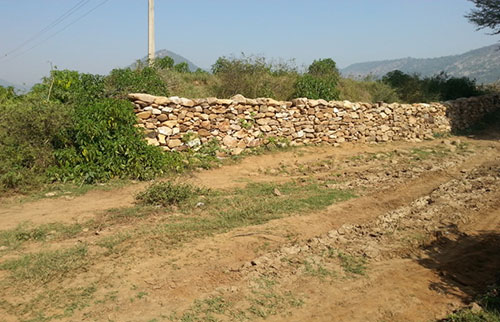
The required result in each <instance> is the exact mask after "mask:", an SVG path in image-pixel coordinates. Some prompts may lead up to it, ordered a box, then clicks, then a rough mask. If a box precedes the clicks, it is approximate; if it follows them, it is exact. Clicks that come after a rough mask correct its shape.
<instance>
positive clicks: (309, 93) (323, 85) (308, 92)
mask: <svg viewBox="0 0 500 322" xmlns="http://www.w3.org/2000/svg"><path fill="white" fill-rule="evenodd" d="M294 95H295V97H307V98H310V99H320V98H321V99H325V100H327V101H331V100H336V99H338V98H339V91H338V90H337V89H336V88H335V83H334V82H331V81H329V80H328V79H324V78H320V77H315V76H312V75H304V76H302V77H301V78H299V80H298V81H297V82H296V83H295V94H294Z"/></svg>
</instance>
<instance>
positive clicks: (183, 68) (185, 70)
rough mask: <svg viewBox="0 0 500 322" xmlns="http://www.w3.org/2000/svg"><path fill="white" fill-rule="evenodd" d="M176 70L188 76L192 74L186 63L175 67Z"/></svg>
mask: <svg viewBox="0 0 500 322" xmlns="http://www.w3.org/2000/svg"><path fill="white" fill-rule="evenodd" d="M174 69H175V71H176V72H178V73H183V74H187V73H189V72H190V70H189V65H188V64H187V63H186V62H182V63H179V64H177V65H175V66H174Z"/></svg>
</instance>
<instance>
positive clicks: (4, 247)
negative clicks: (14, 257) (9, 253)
mask: <svg viewBox="0 0 500 322" xmlns="http://www.w3.org/2000/svg"><path fill="white" fill-rule="evenodd" d="M7 249H9V247H7V246H0V252H1V251H4V250H7Z"/></svg>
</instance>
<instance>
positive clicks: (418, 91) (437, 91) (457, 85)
mask: <svg viewBox="0 0 500 322" xmlns="http://www.w3.org/2000/svg"><path fill="white" fill-rule="evenodd" d="M382 81H383V82H384V83H386V84H388V85H389V86H391V87H392V88H394V90H396V92H397V93H398V96H399V98H400V99H401V100H402V101H403V102H407V103H418V102H431V101H443V100H453V99H457V98H460V97H471V96H477V95H481V94H482V92H481V91H480V90H478V88H477V86H476V82H475V81H474V80H470V79H468V78H467V77H461V78H457V77H449V76H448V75H447V74H446V73H440V74H438V75H435V76H433V77H426V78H420V76H419V75H417V74H412V75H410V74H406V73H403V72H402V71H399V70H394V71H392V72H389V73H387V74H386V75H385V76H384V77H383V78H382Z"/></svg>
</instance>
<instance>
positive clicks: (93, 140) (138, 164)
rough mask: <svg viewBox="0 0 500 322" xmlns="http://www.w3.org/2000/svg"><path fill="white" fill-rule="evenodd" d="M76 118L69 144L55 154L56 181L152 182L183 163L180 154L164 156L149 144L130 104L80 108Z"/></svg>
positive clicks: (114, 102) (105, 102)
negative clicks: (138, 126) (118, 178)
mask: <svg viewBox="0 0 500 322" xmlns="http://www.w3.org/2000/svg"><path fill="white" fill-rule="evenodd" d="M72 118H73V126H72V127H71V128H70V129H68V130H67V131H66V133H65V137H66V142H65V144H63V145H62V146H58V147H57V149H56V150H55V151H54V156H55V161H56V164H55V166H54V167H52V168H51V169H50V171H49V173H50V177H51V179H52V180H57V181H68V180H76V181H81V182H86V183H93V182H96V181H107V180H109V179H111V178H114V177H120V178H133V179H141V180H142V179H152V178H154V177H155V176H157V175H159V174H162V173H165V171H167V170H174V169H178V167H179V166H180V164H182V163H181V162H180V159H179V156H178V155H177V154H175V153H170V154H163V153H162V151H161V150H160V149H159V148H156V147H153V146H149V145H147V143H146V142H145V141H144V135H143V133H142V132H141V131H140V130H139V129H137V128H136V127H134V125H135V124H136V117H135V114H134V113H133V111H132V108H131V105H130V103H129V102H126V101H120V100H114V99H104V100H100V101H98V102H96V103H92V104H88V105H83V106H79V107H78V108H77V109H75V111H74V114H73V117H72Z"/></svg>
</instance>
